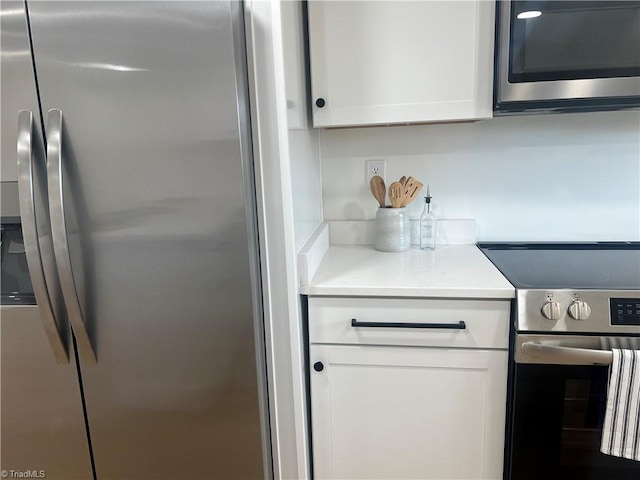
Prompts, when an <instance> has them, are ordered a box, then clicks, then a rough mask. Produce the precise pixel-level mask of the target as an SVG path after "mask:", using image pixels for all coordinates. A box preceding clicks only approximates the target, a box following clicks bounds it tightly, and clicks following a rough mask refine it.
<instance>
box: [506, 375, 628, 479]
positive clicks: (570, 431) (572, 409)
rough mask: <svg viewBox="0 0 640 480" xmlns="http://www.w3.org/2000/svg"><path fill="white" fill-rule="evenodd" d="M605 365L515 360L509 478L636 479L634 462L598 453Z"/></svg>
mask: <svg viewBox="0 0 640 480" xmlns="http://www.w3.org/2000/svg"><path fill="white" fill-rule="evenodd" d="M607 384H608V367H600V366H559V365H531V364H518V365H517V366H516V377H515V391H514V394H515V398H514V411H513V425H512V430H511V436H512V441H511V462H510V463H511V465H510V470H511V475H510V478H511V479H512V480H540V479H545V480H556V479H557V480H567V479H574V478H575V479H581V480H596V479H597V480H631V479H634V480H638V479H639V478H640V462H634V461H631V460H626V459H621V458H617V457H612V456H609V455H604V454H603V453H600V440H601V434H602V423H603V421H604V412H605V407H606V400H607Z"/></svg>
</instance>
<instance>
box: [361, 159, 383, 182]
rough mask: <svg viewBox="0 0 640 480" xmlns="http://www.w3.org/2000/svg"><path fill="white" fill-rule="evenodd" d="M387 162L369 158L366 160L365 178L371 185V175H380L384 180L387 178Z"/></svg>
mask: <svg viewBox="0 0 640 480" xmlns="http://www.w3.org/2000/svg"><path fill="white" fill-rule="evenodd" d="M386 169H387V168H386V162H385V161H384V160H367V161H366V162H365V172H364V173H365V180H366V182H367V185H369V182H370V181H371V177H375V176H376V175H379V176H381V177H382V179H383V180H385V181H386V180H387V179H386V178H385V174H386V173H387V172H386Z"/></svg>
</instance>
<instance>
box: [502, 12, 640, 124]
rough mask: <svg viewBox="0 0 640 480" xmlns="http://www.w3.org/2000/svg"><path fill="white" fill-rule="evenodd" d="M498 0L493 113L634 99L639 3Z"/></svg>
mask: <svg viewBox="0 0 640 480" xmlns="http://www.w3.org/2000/svg"><path fill="white" fill-rule="evenodd" d="M498 5H499V9H498V22H499V27H498V38H497V58H496V60H497V62H496V67H497V71H496V100H497V103H496V111H497V112H498V113H499V112H500V111H501V110H509V107H512V108H516V109H517V108H524V109H528V108H529V109H535V107H536V106H545V105H546V106H548V107H553V106H558V107H560V106H563V105H571V104H573V105H579V104H580V103H582V104H583V105H589V104H593V105H598V104H599V105H616V104H620V105H627V106H633V105H638V102H639V101H640V78H639V77H640V2H638V1H614V0H604V1H596V0H592V1H560V0H558V1H533V0H525V1H518V0H513V1H501V2H498ZM513 102H519V103H520V104H517V103H516V104H514V103H513ZM527 104H528V106H527Z"/></svg>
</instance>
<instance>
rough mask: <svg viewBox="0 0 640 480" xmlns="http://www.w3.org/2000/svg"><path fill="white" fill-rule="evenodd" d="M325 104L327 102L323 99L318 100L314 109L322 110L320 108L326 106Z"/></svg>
mask: <svg viewBox="0 0 640 480" xmlns="http://www.w3.org/2000/svg"><path fill="white" fill-rule="evenodd" d="M326 103H327V102H325V100H324V98H318V99H317V100H316V107H318V108H322V107H324V106H325V104H326Z"/></svg>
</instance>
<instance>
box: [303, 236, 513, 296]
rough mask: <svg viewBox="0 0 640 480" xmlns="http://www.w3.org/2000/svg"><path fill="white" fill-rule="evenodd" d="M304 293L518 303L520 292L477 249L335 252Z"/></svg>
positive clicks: (353, 247)
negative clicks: (475, 299)
mask: <svg viewBox="0 0 640 480" xmlns="http://www.w3.org/2000/svg"><path fill="white" fill-rule="evenodd" d="M300 293H302V294H305V295H311V296H314V295H317V296H376V297H378V296H379V297H441V298H442V297H445V298H446V297H449V298H494V299H496V298H505V299H506V298H513V297H514V296H515V289H514V287H513V286H512V285H511V284H510V283H509V282H508V281H507V279H506V278H505V277H504V276H503V275H502V274H501V273H500V272H499V271H498V269H497V268H496V267H495V266H494V265H493V264H492V263H491V262H490V261H489V260H488V259H487V258H486V257H485V256H484V254H483V253H482V252H481V251H480V250H479V249H478V248H477V247H476V246H475V245H446V246H438V247H437V248H436V250H431V251H429V250H420V249H417V248H411V249H410V250H409V251H407V252H402V253H383V252H378V251H376V250H374V249H373V247H370V246H356V245H348V246H338V245H332V246H330V247H329V249H328V251H327V254H326V255H325V256H324V258H323V260H322V262H321V264H320V266H319V268H318V270H317V272H316V273H315V275H314V276H313V278H312V279H311V281H310V282H309V284H308V285H301V291H300Z"/></svg>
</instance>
